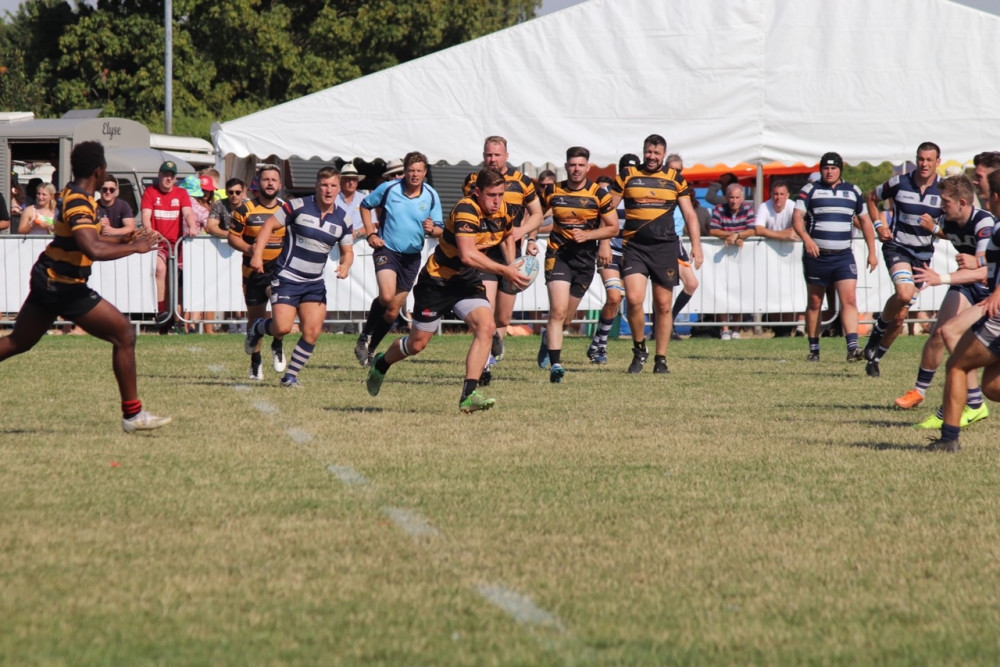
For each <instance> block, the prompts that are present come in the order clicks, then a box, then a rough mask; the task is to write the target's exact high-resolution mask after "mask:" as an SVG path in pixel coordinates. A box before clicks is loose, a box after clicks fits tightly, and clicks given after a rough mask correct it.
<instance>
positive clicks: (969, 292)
mask: <svg viewBox="0 0 1000 667" xmlns="http://www.w3.org/2000/svg"><path fill="white" fill-rule="evenodd" d="M948 291H949V292H958V293H959V294H961V295H962V296H964V297H965V298H966V299H968V301H969V303H971V304H972V305H976V304H977V303H979V302H981V301H985V300H986V297H988V296H989V295H990V288H988V287H987V286H986V285H984V284H983V283H972V284H970V285H952V286H951V287H949V288H948Z"/></svg>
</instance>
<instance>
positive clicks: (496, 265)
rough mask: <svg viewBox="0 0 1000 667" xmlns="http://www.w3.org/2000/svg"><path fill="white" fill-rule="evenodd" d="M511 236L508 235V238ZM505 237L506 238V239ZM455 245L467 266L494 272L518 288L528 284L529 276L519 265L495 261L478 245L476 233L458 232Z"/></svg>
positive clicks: (460, 257)
mask: <svg viewBox="0 0 1000 667" xmlns="http://www.w3.org/2000/svg"><path fill="white" fill-rule="evenodd" d="M509 238H511V235H508V236H507V237H506V239H509ZM506 239H504V240H506ZM455 245H456V247H457V248H458V257H459V259H461V260H462V263H463V264H465V265H466V266H471V267H473V268H475V269H479V270H481V271H484V272H486V273H493V274H496V275H498V276H503V277H504V278H506V279H507V280H509V281H510V282H511V283H513V284H514V285H515V286H516V287H517V288H519V289H524V288H525V287H527V286H528V282H529V279H528V276H526V275H524V274H523V273H521V272H520V271H518V270H517V267H514V266H511V265H510V264H501V263H500V262H494V261H493V260H492V259H490V258H489V257H487V256H486V254H485V253H484V252H483V251H481V250H480V249H479V248H477V247H476V236H475V234H458V235H456V236H455Z"/></svg>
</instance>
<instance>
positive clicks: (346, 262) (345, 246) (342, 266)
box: [337, 235, 354, 280]
mask: <svg viewBox="0 0 1000 667" xmlns="http://www.w3.org/2000/svg"><path fill="white" fill-rule="evenodd" d="M349 239H352V237H351V236H350V235H346V236H345V237H344V238H343V239H341V241H340V263H339V264H337V277H338V278H340V279H341V280H343V279H344V278H346V277H347V275H348V274H349V273H350V272H351V264H353V263H354V244H353V243H350V242H348V240H349Z"/></svg>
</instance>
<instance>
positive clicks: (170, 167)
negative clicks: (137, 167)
mask: <svg viewBox="0 0 1000 667" xmlns="http://www.w3.org/2000/svg"><path fill="white" fill-rule="evenodd" d="M160 173H163V174H167V173H170V174H176V173H177V165H176V164H175V163H174V161H173V160H167V161H166V162H164V163H163V164H161V165H160Z"/></svg>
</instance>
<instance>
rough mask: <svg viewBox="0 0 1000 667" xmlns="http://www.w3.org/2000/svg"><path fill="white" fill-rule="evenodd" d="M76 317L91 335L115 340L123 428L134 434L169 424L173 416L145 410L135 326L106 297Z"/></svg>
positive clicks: (113, 352) (113, 354)
mask: <svg viewBox="0 0 1000 667" xmlns="http://www.w3.org/2000/svg"><path fill="white" fill-rule="evenodd" d="M72 319H73V322H75V323H76V324H77V325H78V326H79V327H80V328H82V329H83V330H84V331H86V332H87V333H89V334H90V335H91V336H94V337H95V338H100V339H101V340H106V341H108V342H109V343H111V346H112V348H111V368H112V369H113V370H114V373H115V381H116V382H117V383H118V393H119V395H120V396H121V401H122V428H123V429H125V431H126V432H128V433H131V432H133V431H151V430H153V429H157V428H160V427H161V426H166V425H167V424H169V423H170V422H171V419H170V417H157V416H156V415H153V414H150V413H149V412H147V411H145V410H143V409H142V401H140V400H139V386H138V380H137V379H136V367H135V328H134V327H133V326H132V324H131V323H130V322H129V321H128V319H127V318H126V317H125V316H124V315H122V313H121V312H120V311H119V310H118V309H117V308H115V307H114V306H113V305H111V303H110V302H108V301H106V300H105V299H101V300H100V301H99V302H98V304H97V305H96V306H94V307H93V308H91V309H90V310H88V311H87V312H85V313H83V314H81V315H78V316H74V317H72Z"/></svg>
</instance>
